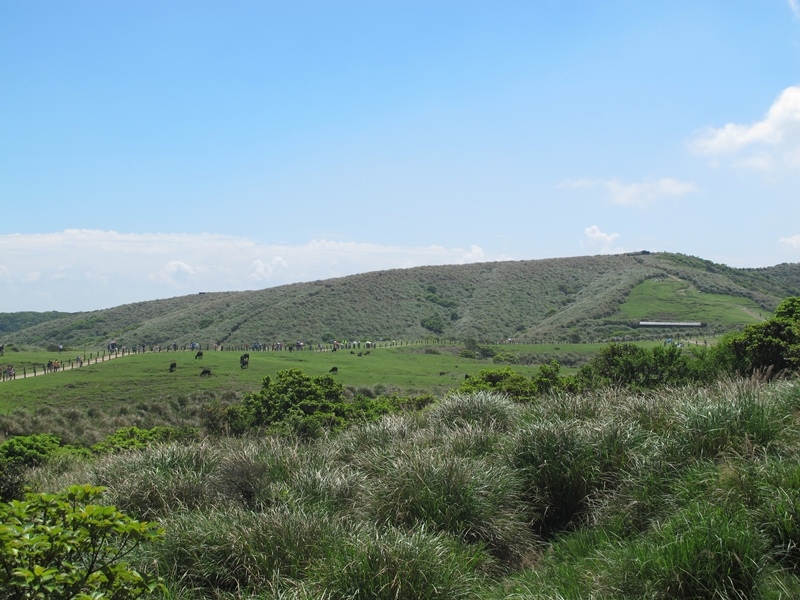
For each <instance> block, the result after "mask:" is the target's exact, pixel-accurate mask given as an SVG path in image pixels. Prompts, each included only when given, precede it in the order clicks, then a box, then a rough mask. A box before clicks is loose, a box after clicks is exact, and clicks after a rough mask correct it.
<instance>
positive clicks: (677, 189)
mask: <svg viewBox="0 0 800 600" xmlns="http://www.w3.org/2000/svg"><path fill="white" fill-rule="evenodd" d="M558 187H559V188H561V189H591V188H601V189H604V190H606V192H608V196H609V200H611V202H613V203H614V204H620V205H622V206H648V205H650V204H653V203H654V202H656V201H658V200H660V199H661V198H666V197H673V198H674V197H679V196H685V195H686V194H690V193H692V192H694V191H696V190H697V188H696V186H695V185H694V183H692V182H690V181H680V180H678V179H673V178H671V177H662V178H661V179H646V180H644V181H638V182H632V183H624V182H622V181H620V180H619V179H616V178H614V179H577V180H569V181H564V182H562V183H561V184H559V186H558Z"/></svg>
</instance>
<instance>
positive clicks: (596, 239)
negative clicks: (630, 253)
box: [583, 225, 625, 254]
mask: <svg viewBox="0 0 800 600" xmlns="http://www.w3.org/2000/svg"><path fill="white" fill-rule="evenodd" d="M583 233H584V234H585V235H586V245H587V246H588V247H589V248H590V249H593V250H594V251H596V252H599V253H600V254H621V253H622V252H625V249H624V248H621V247H619V246H614V242H615V241H616V240H617V239H618V238H619V237H620V235H619V234H618V233H604V232H603V231H601V230H600V228H599V227H598V226H597V225H591V226H590V227H587V228H586V229H584V230H583Z"/></svg>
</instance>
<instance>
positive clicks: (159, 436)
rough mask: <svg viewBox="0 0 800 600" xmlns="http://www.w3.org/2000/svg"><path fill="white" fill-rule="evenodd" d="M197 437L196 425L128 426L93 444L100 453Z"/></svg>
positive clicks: (93, 448)
mask: <svg viewBox="0 0 800 600" xmlns="http://www.w3.org/2000/svg"><path fill="white" fill-rule="evenodd" d="M196 438H197V429H195V428H194V427H153V428H151V429H140V428H139V427H126V428H124V429H118V430H117V431H115V432H114V433H113V434H111V435H110V436H108V437H107V438H106V439H105V440H103V441H102V442H100V443H99V444H95V445H94V446H92V450H93V451H94V452H96V453H98V454H104V453H108V452H119V451H121V450H133V449H140V448H146V447H147V446H149V445H151V444H155V443H158V442H171V441H188V440H192V439H196Z"/></svg>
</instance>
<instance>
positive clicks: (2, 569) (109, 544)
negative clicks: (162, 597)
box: [0, 485, 163, 600]
mask: <svg viewBox="0 0 800 600" xmlns="http://www.w3.org/2000/svg"><path fill="white" fill-rule="evenodd" d="M102 492H103V488H98V487H92V486H88V485H86V486H73V487H71V488H69V489H68V490H66V491H65V492H62V493H58V494H29V495H28V496H27V497H26V499H25V500H21V501H19V500H15V501H12V502H10V503H0V587H1V588H2V590H3V591H0V595H2V597H3V598H8V599H10V600H17V599H20V600H22V599H26V598H47V599H48V600H70V599H72V598H75V599H88V598H114V599H115V600H127V599H129V598H130V599H134V598H139V597H140V596H142V595H143V594H146V593H151V592H154V591H155V590H157V589H160V588H162V587H163V586H162V584H161V582H160V580H159V578H158V577H155V576H152V575H148V574H147V573H142V572H139V571H138V570H136V569H135V568H133V567H131V566H130V565H128V564H127V563H125V562H123V561H122V559H123V558H125V557H126V556H128V555H129V554H130V553H131V552H133V551H134V550H135V549H136V548H137V547H138V546H139V545H140V544H142V543H144V542H149V541H153V540H156V539H158V538H159V537H160V535H161V530H159V529H158V526H157V524H155V523H147V522H139V521H135V520H133V519H131V518H130V517H128V516H126V515H125V514H123V513H121V512H119V511H118V510H117V509H116V508H115V507H113V506H102V505H98V504H94V502H95V501H96V500H98V499H99V497H100V496H101V494H102Z"/></svg>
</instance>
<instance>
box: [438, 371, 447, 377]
mask: <svg viewBox="0 0 800 600" xmlns="http://www.w3.org/2000/svg"><path fill="white" fill-rule="evenodd" d="M444 375H447V371H439V377H443V376H444Z"/></svg>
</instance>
